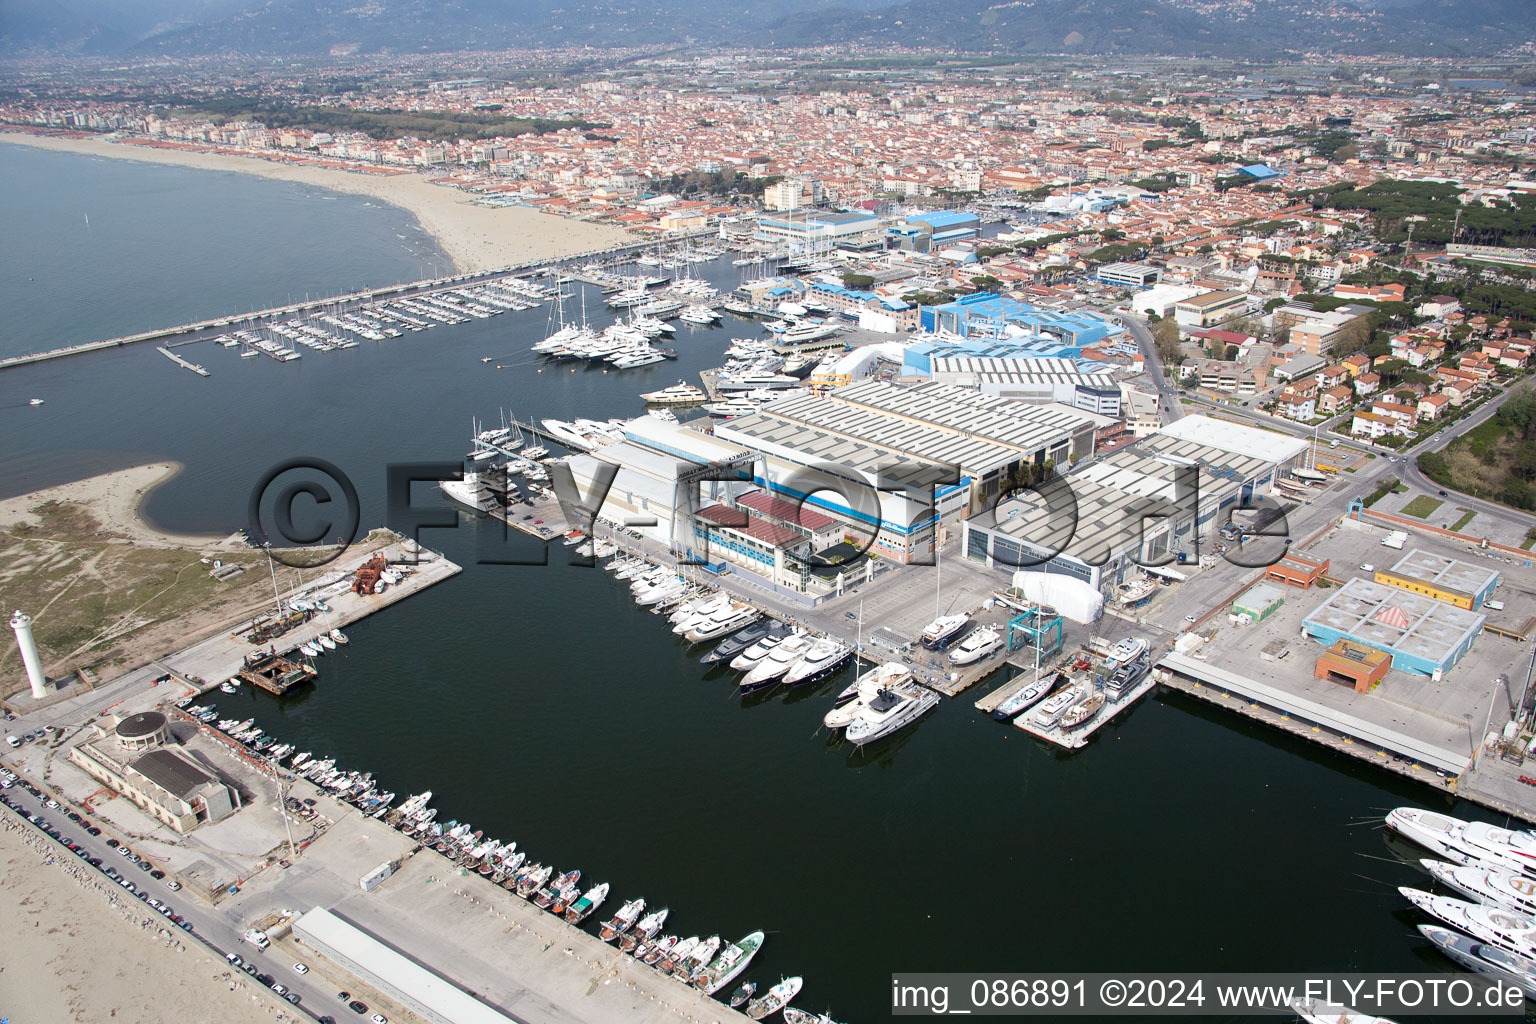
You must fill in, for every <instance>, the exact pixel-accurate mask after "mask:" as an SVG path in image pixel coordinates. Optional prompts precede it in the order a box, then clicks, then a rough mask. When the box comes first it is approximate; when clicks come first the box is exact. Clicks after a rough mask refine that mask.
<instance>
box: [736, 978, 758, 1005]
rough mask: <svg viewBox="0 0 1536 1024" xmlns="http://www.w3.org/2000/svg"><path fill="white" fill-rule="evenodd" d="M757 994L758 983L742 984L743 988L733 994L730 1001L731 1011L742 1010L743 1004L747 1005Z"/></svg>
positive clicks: (748, 982) (747, 982)
mask: <svg viewBox="0 0 1536 1024" xmlns="http://www.w3.org/2000/svg"><path fill="white" fill-rule="evenodd" d="M756 993H757V982H755V981H746V982H742V984H741V987H740V988H738V989H737V990H736V991H735V992H732V993H731V999H730V1003H731V1009H733V1010H739V1009H741V1006H742V1004H743V1003H745V1002H746V1001H747V1000H748V999H751V998H752V996H753V995H755V994H756Z"/></svg>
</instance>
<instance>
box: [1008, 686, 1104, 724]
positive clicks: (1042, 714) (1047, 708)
mask: <svg viewBox="0 0 1536 1024" xmlns="http://www.w3.org/2000/svg"><path fill="white" fill-rule="evenodd" d="M1087 696H1088V693H1087V691H1086V690H1084V689H1083V688H1082V687H1081V686H1069V687H1067V688H1066V689H1065V690H1062V691H1061V692H1060V693H1058V694H1056V695H1055V696H1054V697H1051V698H1050V699H1048V700H1047V701H1046V702H1045V703H1044V704H1041V705H1040V710H1039V711H1036V712H1035V713H1034V714H1033V715H1031V716H1030V718H1029V721H1030V722H1033V723H1034V724H1035V725H1036V726H1037V727H1038V728H1041V729H1049V728H1050V727H1051V726H1053V725H1055V724H1056V723H1057V722H1059V721H1060V720H1061V716H1062V715H1064V714H1066V713H1067V711H1068V709H1070V708H1071V707H1072V706H1073V705H1074V704H1076V703H1077V702H1078V701H1080V700H1082V699H1084V698H1085V697H1087ZM1024 721H1025V720H1024V719H1022V718H1018V719H1014V723H1013V724H1014V725H1017V726H1020V727H1022V726H1023V725H1024Z"/></svg>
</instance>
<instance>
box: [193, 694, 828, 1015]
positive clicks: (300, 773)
mask: <svg viewBox="0 0 1536 1024" xmlns="http://www.w3.org/2000/svg"><path fill="white" fill-rule="evenodd" d="M194 699H195V698H185V699H184V700H182V701H180V702H178V705H179V706H180V707H181V709H182V711H184V712H185V713H186V714H187V715H188V716H189V717H191V718H193V719H196V720H198V721H200V722H203V723H204V724H205V725H207V726H208V727H209V728H210V729H215V728H216V729H218V730H220V731H222V732H224V733H225V734H226V735H227V737H228V738H229V739H230V740H231V741H233V742H237V743H241V744H243V745H245V746H247V747H249V748H251V751H252V753H253V755H255V756H259V757H264V758H265V760H267V761H268V762H269V763H270V764H272V765H273V766H274V767H276V768H282V767H284V765H283V761H284V760H285V758H287V757H288V755H289V754H290V753H291V752H292V750H293V747H292V745H291V744H277V743H276V741H275V739H273V738H272V737H268V736H264V735H263V733H262V730H261V729H260V728H257V727H254V720H253V719H245V720H243V721H236V720H234V719H222V720H219V719H218V718H217V715H218V710H217V708H216V707H214V706H213V705H206V706H203V705H196V704H193V703H192V701H193V700H194ZM215 721H217V725H215V724H214V722H215ZM286 768H287V770H288V771H289V772H290V773H292V774H293V775H294V776H295V777H299V778H304V779H307V780H308V781H310V782H312V783H314V784H315V785H316V786H318V787H320V788H321V789H324V790H326V791H327V792H329V793H330V794H331V795H332V796H333V797H335V798H336V799H338V800H341V801H343V802H345V803H348V804H351V805H352V806H354V807H356V808H357V809H358V810H359V812H361V813H363V814H366V815H368V816H370V817H373V818H381V819H383V820H384V821H385V823H386V824H388V825H390V826H392V827H393V828H395V829H397V830H398V831H400V832H401V833H402V834H404V835H406V836H407V837H409V838H411V839H414V840H415V841H416V842H417V843H418V844H420V845H421V846H422V847H423V848H426V849H431V850H433V851H434V852H436V853H438V854H441V855H442V856H444V857H447V858H448V859H449V860H451V861H452V862H453V863H454V864H456V865H458V866H459V867H460V868H462V869H464V870H465V871H473V872H475V873H477V874H480V875H482V876H484V877H486V878H488V879H489V880H490V881H491V883H492V884H494V885H497V886H500V887H501V888H503V889H505V890H506V891H508V892H510V893H512V894H514V895H516V896H517V897H519V898H521V899H523V900H526V901H528V902H529V903H532V904H533V905H534V906H536V907H538V908H539V909H541V910H545V911H548V912H549V913H551V914H554V915H555V916H557V917H560V918H561V919H562V920H564V921H565V922H566V923H568V924H570V925H573V926H578V927H579V926H581V925H582V924H583V923H585V922H586V921H587V920H589V919H591V918H592V917H593V915H594V914H595V913H596V912H597V910H598V908H600V907H601V906H602V905H603V904H604V903H605V902H607V900H608V896H609V893H610V891H611V887H610V886H609V884H608V883H606V882H599V883H597V884H595V885H585V886H584V885H583V882H582V873H581V871H580V870H574V869H573V870H568V871H563V872H557V871H556V870H555V868H554V866H553V865H550V864H543V863H538V862H534V861H532V860H530V858H529V857H528V854H527V852H526V851H523V850H519V849H518V848H517V843H516V842H502V841H501V840H499V839H495V838H487V837H486V836H485V834H484V832H483V831H482V830H479V829H476V828H474V826H472V825H471V824H470V823H469V822H460V821H457V820H453V821H447V822H443V821H439V820H438V813H437V809H436V808H434V807H432V806H431V802H432V796H433V794H432V791H431V790H426V791H424V792H421V793H417V794H415V795H413V796H410V797H407V798H406V799H405V800H403V801H401V803H400V804H399V806H392V805H393V803H394V799H395V794H394V793H393V792H381V791H380V790H379V788H378V786H377V784H376V783H375V781H374V779H373V775H372V773H370V772H350V771H347V770H346V769H344V768H341V767H340V766H338V765H337V764H336V761H335V759H334V758H331V757H314V756H312V755H311V754H310V753H309V752H308V751H303V752H300V753H297V754H294V755H293V756H292V760H291V761H290V762H289V763H288V765H287V766H286ZM288 806H289V808H290V809H291V810H292V811H294V812H295V813H298V814H299V815H300V816H301V817H306V818H308V817H312V816H313V815H314V811H313V810H311V809H310V808H309V807H307V806H306V805H305V804H304V803H303V802H301V801H298V800H295V799H293V798H291V797H290V798H289V800H288ZM645 910H646V901H645V900H644V899H635V900H630V901H628V902H626V903H624V904H623V905H622V906H621V907H620V908H619V910H618V911H617V912H616V913H615V914H614V915H613V916H612V917H610V918H608V919H607V920H606V921H604V922H603V923H602V924H601V925H600V927H599V928H598V937H599V938H601V939H602V940H603V941H605V942H611V943H614V944H616V945H618V946H619V948H620V949H621V950H623V951H624V952H626V953H629V954H631V955H632V956H633V957H634V958H635V959H636V960H639V961H640V962H642V963H644V964H647V965H648V966H651V967H655V968H656V969H657V970H658V971H660V972H661V973H662V974H663V975H666V976H668V977H674V978H676V979H677V980H678V981H680V982H681V983H683V984H685V985H689V986H692V987H694V988H696V989H698V990H699V991H701V992H704V993H706V994H708V995H718V994H721V993H722V992H724V990H726V989H727V987H728V986H730V985H731V983H732V982H734V981H736V979H737V978H738V977H740V976H741V974H742V973H743V972H745V971H746V969H747V966H748V965H749V964H750V963H751V962H752V959H753V958H754V957H755V956H756V955H757V953H758V951H759V950H761V949H762V946H763V942H764V941H765V939H766V936H765V934H764V933H763V932H761V931H755V932H752V933H750V934H748V935H746V936H743V937H742V938H741V939H738V940H736V941H735V942H725V943H723V942H722V940H721V938H720V936H718V935H712V936H709V937H708V938H701V937H699V936H696V935H695V936H690V937H687V938H681V937H679V936H677V935H673V934H668V933H665V932H664V931H663V927H664V925H665V924H666V923H667V920H668V918H669V916H670V914H671V911H670V910H669V909H668V908H665V907H663V908H661V909H659V910H653V911H651V912H650V913H649V914H646V913H645ZM642 915H643V916H642ZM800 987H801V979H800V978H798V977H797V978H789V979H785V980H784V981H781V982H780V983H779V984H778V985H775V986H773V988H771V989H770V990H769V991H768V992H766V993H764V994H763V995H762V996H760V997H757V998H753V996H754V995H755V994H756V988H757V987H756V985H754V984H752V983H743V984H741V985H739V986H738V987H737V988H735V989H734V990H732V991H731V992H729V993H728V994H725V995H722V996H721V998H722V999H724V1000H725V1001H727V1002H729V1003H730V1005H731V1006H732V1007H735V1008H742V1009H744V1011H745V1012H746V1013H747V1014H748V1016H751V1017H752V1018H753V1019H755V1020H762V1019H764V1018H766V1017H768V1016H769V1015H770V1014H772V1013H775V1012H778V1011H780V1010H784V1009H786V1008H789V1007H788V1003H789V1001H790V1000H791V999H792V998H794V996H795V995H796V994H797V993H798V992H799V991H800ZM790 1009H792V1008H790ZM797 1012H798V1011H797ZM785 1019H786V1020H787V1021H801V1022H802V1024H804V1022H806V1021H810V1022H813V1024H831V1020H830V1018H827V1017H825V1016H823V1017H821V1018H816V1017H811V1016H810V1015H808V1014H801V1015H800V1016H788V1015H786V1018H785Z"/></svg>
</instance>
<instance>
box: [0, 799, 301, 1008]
mask: <svg viewBox="0 0 1536 1024" xmlns="http://www.w3.org/2000/svg"><path fill="white" fill-rule="evenodd" d="M0 821H3V825H0V914H4V915H5V919H6V921H7V922H8V923H7V928H6V930H7V932H8V933H9V938H8V940H7V941H6V942H4V943H0V1016H8V1017H9V1018H10V1019H12V1020H16V1021H107V1020H111V1021H118V1022H121V1024H135V1022H140V1021H142V1022H144V1024H151V1022H154V1024H159V1022H162V1021H168V1020H187V1021H224V1022H228V1024H254V1022H257V1021H265V1022H267V1024H273V1022H278V1021H297V1020H302V1019H304V1018H303V1016H302V1015H301V1014H300V1013H299V1012H298V1011H296V1010H292V1009H289V1008H287V1007H286V1006H285V1005H284V1004H283V1003H281V1002H278V1001H277V1000H276V999H275V997H273V996H272V995H271V994H270V993H267V992H265V991H262V990H261V987H260V986H259V985H257V984H256V983H255V982H254V981H251V980H249V979H248V978H246V976H245V975H243V974H240V973H238V972H236V971H233V970H232V969H231V968H230V966H229V965H228V964H226V963H224V962H223V961H222V960H220V959H218V957H217V956H215V955H214V954H212V953H210V952H208V950H207V949H205V948H204V947H203V946H202V945H201V944H200V943H198V942H196V941H195V940H191V939H189V938H187V937H185V936H182V935H181V934H180V932H179V931H178V930H177V929H175V928H167V927H166V922H164V921H162V920H161V919H160V918H159V917H157V916H156V915H155V914H153V913H152V912H151V911H149V910H148V908H144V907H141V906H140V905H139V903H138V901H137V900H131V899H125V898H124V897H123V896H122V895H121V894H120V893H119V892H117V891H116V886H113V885H111V884H110V883H108V882H106V881H105V880H104V879H103V878H102V877H101V876H100V875H99V874H97V873H96V872H95V871H93V870H91V869H89V868H85V867H82V866H80V865H78V864H75V863H73V858H69V859H64V858H61V857H60V856H59V855H58V852H57V849H56V848H53V849H50V847H51V846H52V844H48V843H45V841H44V840H42V839H40V838H39V837H38V836H37V835H36V834H35V833H32V832H31V831H30V830H27V829H24V828H23V826H21V825H18V824H17V823H16V822H15V821H14V820H13V819H12V818H11V817H10V813H9V812H6V816H5V817H4V819H0ZM173 932H174V933H176V934H172V933H173ZM280 1007H282V1008H281V1009H280Z"/></svg>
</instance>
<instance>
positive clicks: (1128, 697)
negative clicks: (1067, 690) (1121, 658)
mask: <svg viewBox="0 0 1536 1024" xmlns="http://www.w3.org/2000/svg"><path fill="white" fill-rule="evenodd" d="M1155 686H1157V680H1155V679H1153V678H1152V674H1151V673H1150V672H1149V673H1148V674H1147V676H1146V677H1145V678H1144V679H1142V680H1141V682H1139V683H1137V684H1136V685H1135V686H1133V687H1131V688H1130V689H1128V690H1126V691H1125V694H1124V695H1123V696H1121V697H1120V699H1119V700H1113V701H1111V700H1106V701H1105V702H1104V707H1103V708H1102V709H1101V710H1100V711H1099V713H1098V714H1096V715H1094V716H1093V717H1092V718H1090V719H1089V720H1088V722H1087V723H1086V724H1085V725H1083V726H1081V727H1079V728H1076V729H1063V728H1062V727H1061V726H1060V725H1049V726H1041V725H1039V724H1037V723H1036V722H1035V719H1034V715H1035V712H1036V711H1037V710H1038V709H1039V707H1040V705H1039V704H1036V705H1035V706H1034V707H1032V708H1030V709H1029V710H1027V711H1025V712H1024V713H1023V714H1022V715H1020V716H1019V717H1018V718H1015V719H1014V720H1013V724H1014V726H1015V727H1016V728H1019V729H1023V730H1024V731H1025V732H1027V733H1029V734H1030V735H1031V736H1035V737H1037V738H1039V739H1042V740H1046V741H1048V742H1050V743H1054V744H1056V745H1057V746H1058V747H1065V748H1067V749H1068V750H1078V749H1081V748H1082V747H1086V746H1087V745H1088V741H1089V740H1090V739H1092V738H1093V734H1094V733H1096V732H1098V731H1099V730H1100V729H1102V728H1104V726H1106V725H1108V724H1109V723H1110V722H1111V721H1113V720H1114V718H1115V716H1116V715H1118V714H1120V712H1122V711H1124V710H1125V709H1126V708H1128V707H1130V706H1131V705H1132V704H1135V703H1136V702H1137V701H1138V700H1140V699H1141V698H1142V697H1144V696H1146V695H1147V694H1148V693H1150V692H1151V691H1152V689H1153V687H1155ZM998 703H1002V702H1001V701H999V702H998ZM995 706H996V705H994V707H995Z"/></svg>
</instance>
